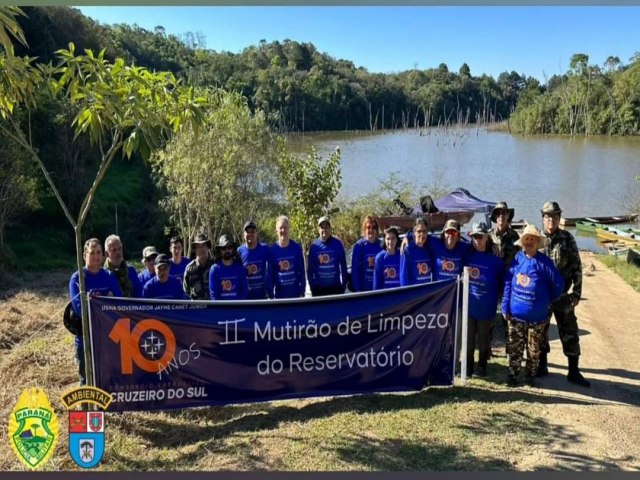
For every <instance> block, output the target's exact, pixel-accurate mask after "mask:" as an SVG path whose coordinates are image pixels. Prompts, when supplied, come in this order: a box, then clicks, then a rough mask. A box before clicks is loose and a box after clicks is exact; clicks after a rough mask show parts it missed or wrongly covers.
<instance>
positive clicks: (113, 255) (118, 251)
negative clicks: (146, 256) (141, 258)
mask: <svg viewBox="0 0 640 480" xmlns="http://www.w3.org/2000/svg"><path fill="white" fill-rule="evenodd" d="M104 252H105V255H106V257H107V258H106V259H105V261H104V268H105V269H106V270H109V271H110V272H111V273H112V274H113V275H115V277H116V279H117V280H118V285H119V286H120V291H121V292H122V296H124V297H130V298H141V297H142V284H141V283H140V278H138V273H137V272H136V269H135V268H134V267H133V266H131V265H128V264H127V262H126V261H125V259H124V257H123V248H122V241H121V240H120V237H119V236H118V235H109V236H108V237H107V238H106V239H105V241H104Z"/></svg>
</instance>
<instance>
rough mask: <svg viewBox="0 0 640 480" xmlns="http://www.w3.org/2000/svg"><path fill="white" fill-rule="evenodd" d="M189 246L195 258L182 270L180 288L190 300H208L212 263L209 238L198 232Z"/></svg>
mask: <svg viewBox="0 0 640 480" xmlns="http://www.w3.org/2000/svg"><path fill="white" fill-rule="evenodd" d="M191 248H192V249H193V250H194V251H195V252H196V258H195V259H193V260H192V261H191V262H189V264H188V265H187V268H186V269H185V271H184V277H183V279H182V288H183V289H184V293H186V294H187V295H188V296H189V298H190V299H191V300H209V270H211V266H212V265H213V260H212V258H211V240H209V238H208V237H207V236H206V235H205V234H198V235H196V238H195V240H194V241H193V243H192V244H191Z"/></svg>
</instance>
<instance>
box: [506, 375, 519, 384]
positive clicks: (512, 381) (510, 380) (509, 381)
mask: <svg viewBox="0 0 640 480" xmlns="http://www.w3.org/2000/svg"><path fill="white" fill-rule="evenodd" d="M507 386H508V387H517V386H518V379H517V378H516V377H515V375H511V374H508V375H507Z"/></svg>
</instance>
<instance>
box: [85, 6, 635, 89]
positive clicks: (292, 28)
mask: <svg viewBox="0 0 640 480" xmlns="http://www.w3.org/2000/svg"><path fill="white" fill-rule="evenodd" d="M76 8H79V9H80V10H81V11H82V12H83V14H85V15H87V16H89V17H91V18H93V19H94V20H97V21H99V22H100V23H103V24H113V23H127V24H134V23H136V24H138V25H139V26H141V27H143V28H145V29H148V30H153V29H154V28H155V27H156V26H163V27H164V28H165V31H166V33H167V34H175V35H180V34H184V33H186V32H189V31H191V32H198V31H200V32H202V33H204V35H205V37H206V42H207V43H206V48H208V49H210V50H215V51H229V52H233V53H239V52H241V51H242V50H243V49H244V48H246V47H248V46H250V45H257V44H258V42H259V41H260V40H262V39H264V40H266V41H267V42H272V41H275V40H278V41H280V42H282V41H283V40H285V39H290V40H295V41H298V42H310V43H313V44H314V45H315V47H316V49H317V50H319V51H321V52H324V53H327V54H329V55H330V56H332V57H334V58H336V59H345V60H350V61H352V62H353V63H354V64H355V65H356V67H364V68H366V69H367V70H369V71H370V72H380V73H390V72H399V71H403V70H409V69H412V68H416V67H417V68H418V69H428V68H436V67H437V66H438V65H440V64H441V63H446V64H447V66H448V67H449V70H451V71H456V72H457V71H458V70H459V68H460V66H461V65H462V64H463V63H465V62H466V63H467V65H469V67H470V69H471V74H472V75H474V76H479V75H482V74H483V73H486V74H487V75H491V76H493V77H494V78H497V76H498V75H499V74H500V73H501V72H503V71H512V70H515V71H516V72H517V73H520V74H525V75H530V76H533V77H536V78H538V79H539V80H540V81H542V82H544V81H545V79H546V78H550V77H551V76H553V75H556V74H562V73H564V72H565V71H566V70H567V68H568V66H569V61H570V59H571V56H572V55H573V54H575V53H586V54H587V55H589V63H590V64H597V65H602V64H603V63H604V61H605V60H606V58H607V57H608V56H610V55H612V56H617V57H619V58H620V60H621V61H622V62H623V63H625V64H626V63H628V62H629V58H630V57H632V56H633V55H634V54H635V53H636V52H640V6H618V7H603V6H566V7H542V6H540V7H503V6H483V7H467V6H418V7H414V6H412V7H408V6H385V7H379V6H364V7H362V6H360V7H355V6H342V7H288V6H286V7H283V6H280V7H278V6H271V7H253V6H245V7H224V6H202V7H161V6H153V7H122V6H109V7H76Z"/></svg>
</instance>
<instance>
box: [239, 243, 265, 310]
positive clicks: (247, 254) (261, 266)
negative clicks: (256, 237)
mask: <svg viewBox="0 0 640 480" xmlns="http://www.w3.org/2000/svg"><path fill="white" fill-rule="evenodd" d="M238 254H239V255H240V259H241V260H242V265H244V268H245V270H246V273H247V287H248V294H247V298H249V299H260V298H267V297H268V292H269V290H270V282H271V277H270V275H269V247H268V246H267V245H266V244H264V243H258V244H257V245H256V246H255V248H254V249H253V250H252V249H250V248H249V247H248V246H247V245H246V244H244V245H241V246H240V248H238Z"/></svg>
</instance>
